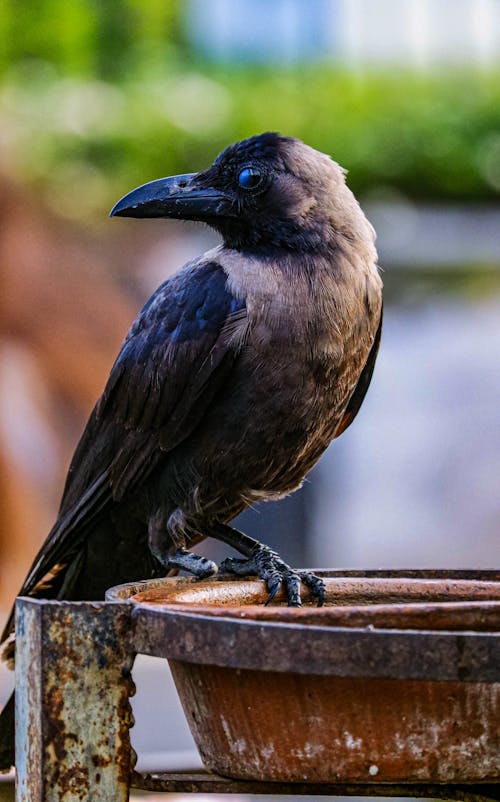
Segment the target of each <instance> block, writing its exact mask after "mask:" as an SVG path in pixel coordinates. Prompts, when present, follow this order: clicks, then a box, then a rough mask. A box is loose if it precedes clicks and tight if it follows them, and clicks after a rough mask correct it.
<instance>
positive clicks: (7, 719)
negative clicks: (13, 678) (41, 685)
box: [0, 693, 15, 771]
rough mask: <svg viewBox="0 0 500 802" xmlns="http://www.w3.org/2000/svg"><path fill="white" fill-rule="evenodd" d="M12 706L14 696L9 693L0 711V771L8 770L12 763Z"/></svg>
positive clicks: (13, 705) (13, 704)
mask: <svg viewBox="0 0 500 802" xmlns="http://www.w3.org/2000/svg"><path fill="white" fill-rule="evenodd" d="M14 707H15V697H14V693H11V695H10V699H9V701H8V702H7V704H6V705H5V707H4V709H3V710H2V712H1V713H0V771H8V770H9V769H10V768H12V766H13V765H14Z"/></svg>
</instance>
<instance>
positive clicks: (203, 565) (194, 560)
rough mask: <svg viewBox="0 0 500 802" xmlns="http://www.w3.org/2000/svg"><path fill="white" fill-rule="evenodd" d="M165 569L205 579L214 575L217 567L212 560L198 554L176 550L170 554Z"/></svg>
mask: <svg viewBox="0 0 500 802" xmlns="http://www.w3.org/2000/svg"><path fill="white" fill-rule="evenodd" d="M165 568H167V569H171V568H175V569H176V570H179V569H182V570H183V571H188V572H189V573H190V574H193V576H195V577H196V578H197V579H206V578H207V577H209V576H213V575H214V574H216V573H217V570H218V569H217V565H216V564H215V563H214V562H212V560H207V559H206V558H205V557H200V556H199V555H198V554H192V553H191V552H190V551H187V549H178V550H177V551H176V552H175V553H174V554H171V555H170V556H169V558H168V560H167V561H166V562H165Z"/></svg>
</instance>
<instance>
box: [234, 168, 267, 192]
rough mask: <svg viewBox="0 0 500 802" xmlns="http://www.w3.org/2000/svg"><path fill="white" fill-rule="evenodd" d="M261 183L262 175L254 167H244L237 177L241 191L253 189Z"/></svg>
mask: <svg viewBox="0 0 500 802" xmlns="http://www.w3.org/2000/svg"><path fill="white" fill-rule="evenodd" d="M261 181H262V174H261V173H260V171H259V170H256V169H255V167H245V169H244V170H242V171H241V173H240V174H239V176H238V184H239V185H240V187H243V189H255V187H258V186H259V184H260V182H261Z"/></svg>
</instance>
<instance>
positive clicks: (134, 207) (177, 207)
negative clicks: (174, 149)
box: [109, 173, 234, 221]
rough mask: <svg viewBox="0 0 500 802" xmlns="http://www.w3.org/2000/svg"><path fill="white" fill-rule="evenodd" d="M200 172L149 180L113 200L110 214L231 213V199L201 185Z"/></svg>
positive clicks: (198, 216)
mask: <svg viewBox="0 0 500 802" xmlns="http://www.w3.org/2000/svg"><path fill="white" fill-rule="evenodd" d="M198 176H199V173H187V174H186V175H174V176H170V177H169V178H159V179H158V180H157V181H150V182H149V183H148V184H143V185H142V186H141V187H137V189H133V190H132V192H129V193H128V195H124V197H123V198H122V199H121V200H119V201H118V203H116V204H115V205H114V206H113V208H112V209H111V211H110V213H109V216H110V217H177V218H182V219H184V220H207V221H208V220H210V219H211V218H215V217H228V216H233V214H234V211H233V209H234V200H233V199H232V198H230V197H229V196H228V195H226V194H225V193H224V192H222V191H221V190H218V189H214V188H213V187H207V186H203V185H202V184H201V183H200V182H199V181H197V178H198Z"/></svg>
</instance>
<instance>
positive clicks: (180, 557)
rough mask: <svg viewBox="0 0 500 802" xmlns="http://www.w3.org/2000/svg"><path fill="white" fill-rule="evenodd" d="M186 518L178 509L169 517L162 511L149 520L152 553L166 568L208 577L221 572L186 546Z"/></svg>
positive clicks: (210, 561)
mask: <svg viewBox="0 0 500 802" xmlns="http://www.w3.org/2000/svg"><path fill="white" fill-rule="evenodd" d="M186 528H187V527H186V520H185V517H184V513H183V512H182V510H180V509H177V510H175V511H174V512H173V513H171V514H170V515H168V517H167V516H165V515H164V514H163V511H162V510H158V511H157V513H156V514H155V515H152V516H151V518H150V520H149V532H148V543H149V548H150V549H151V553H152V554H153V556H154V557H156V559H157V560H158V561H159V562H160V563H161V564H162V565H163V566H165V569H166V571H167V572H168V571H171V570H175V571H179V570H183V571H188V572H189V573H190V574H193V576H195V577H197V579H206V578H207V577H208V576H213V575H214V574H216V573H217V570H218V569H217V565H216V564H215V563H214V562H212V560H207V559H206V557H200V556H199V555H198V554H193V553H192V552H190V551H188V550H187V549H186Z"/></svg>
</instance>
